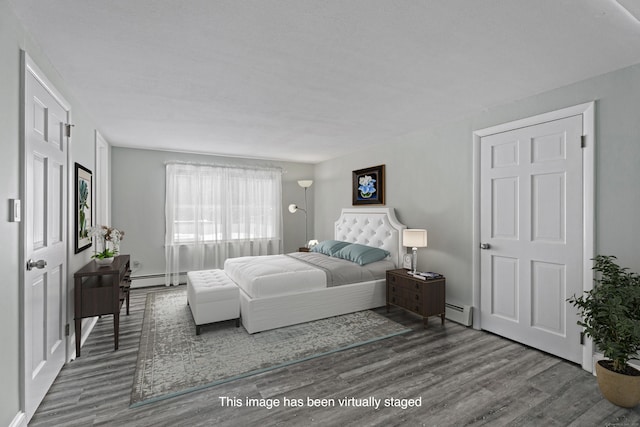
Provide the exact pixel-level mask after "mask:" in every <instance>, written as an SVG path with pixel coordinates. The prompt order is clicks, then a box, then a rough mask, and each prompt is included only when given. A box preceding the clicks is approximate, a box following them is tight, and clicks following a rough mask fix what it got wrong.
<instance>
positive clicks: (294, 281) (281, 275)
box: [224, 252, 395, 298]
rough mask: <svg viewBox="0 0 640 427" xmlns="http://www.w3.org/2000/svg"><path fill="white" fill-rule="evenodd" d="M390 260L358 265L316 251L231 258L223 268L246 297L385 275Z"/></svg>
mask: <svg viewBox="0 0 640 427" xmlns="http://www.w3.org/2000/svg"><path fill="white" fill-rule="evenodd" d="M393 268H395V267H394V264H393V262H392V261H391V260H382V261H378V262H375V263H371V264H367V265H365V266H360V265H358V264H355V263H353V262H351V261H346V260H343V259H339V258H334V257H329V256H326V255H323V254H319V253H315V252H295V253H291V254H286V255H267V256H253V257H240V258H230V259H227V260H226V261H225V263H224V271H225V273H227V275H228V276H229V277H230V278H231V280H233V281H234V282H235V283H236V284H237V285H238V286H239V287H240V288H241V289H242V290H243V291H244V292H245V293H246V294H247V295H248V296H249V297H251V298H264V297H270V296H276V295H284V294H291V293H300V292H306V291H311V290H315V289H323V288H327V287H332V286H340V285H345V284H350V283H359V282H367V281H372V280H378V279H382V278H384V277H385V272H386V270H390V269H393Z"/></svg>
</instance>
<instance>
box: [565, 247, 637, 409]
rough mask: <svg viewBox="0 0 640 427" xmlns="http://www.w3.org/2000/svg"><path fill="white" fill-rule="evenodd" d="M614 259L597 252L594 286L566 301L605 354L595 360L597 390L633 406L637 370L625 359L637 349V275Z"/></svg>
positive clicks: (608, 397)
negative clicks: (576, 312)
mask: <svg viewBox="0 0 640 427" xmlns="http://www.w3.org/2000/svg"><path fill="white" fill-rule="evenodd" d="M615 259H616V257H615V256H604V255H598V256H596V257H595V258H594V267H593V270H594V271H595V272H596V277H595V282H596V283H595V286H594V287H593V289H592V290H590V291H589V292H585V293H584V295H582V296H581V297H576V296H575V295H574V296H573V297H571V298H569V302H570V303H572V304H573V305H574V306H576V307H578V308H579V309H580V313H579V314H580V316H581V317H582V320H580V321H578V325H580V326H582V327H583V328H584V333H585V335H587V336H589V337H591V338H592V339H593V342H594V344H595V345H596V347H597V348H598V350H600V351H602V353H603V354H604V356H605V357H606V358H607V359H605V360H600V361H599V362H598V363H597V364H596V375H597V379H598V385H599V386H600V391H601V392H602V394H603V395H604V397H605V398H607V400H609V401H610V402H612V403H614V404H616V405H618V406H622V407H625V408H632V407H634V406H636V405H637V404H638V403H640V371H638V370H637V369H635V368H633V367H632V366H630V365H629V363H628V362H629V360H632V359H637V358H638V355H637V353H638V350H640V276H639V275H638V274H636V273H633V272H629V271H628V269H627V268H621V267H620V266H618V265H617V264H616V263H615V261H614V260H615Z"/></svg>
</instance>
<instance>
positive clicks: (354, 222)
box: [224, 208, 406, 334]
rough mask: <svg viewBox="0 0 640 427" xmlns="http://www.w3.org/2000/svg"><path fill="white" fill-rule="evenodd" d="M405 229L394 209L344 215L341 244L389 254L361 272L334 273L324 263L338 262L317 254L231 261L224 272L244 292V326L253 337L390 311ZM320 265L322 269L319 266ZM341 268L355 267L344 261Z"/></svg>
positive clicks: (338, 228) (338, 234) (338, 233)
mask: <svg viewBox="0 0 640 427" xmlns="http://www.w3.org/2000/svg"><path fill="white" fill-rule="evenodd" d="M404 228H406V227H405V226H404V225H403V224H401V223H400V222H399V221H398V220H397V218H396V216H395V212H394V210H393V208H345V209H343V210H342V213H341V215H340V218H338V220H337V221H336V222H335V230H334V231H335V232H334V239H335V240H336V241H343V242H350V243H356V244H360V245H366V246H369V247H374V248H380V249H383V250H385V251H387V252H388V256H387V257H386V258H385V259H382V260H379V261H376V262H373V263H371V264H366V265H364V266H362V267H361V268H359V269H358V268H356V269H355V270H352V271H350V272H347V270H348V269H347V268H346V267H345V270H344V274H343V273H342V271H343V270H340V268H341V267H343V266H342V265H338V266H337V267H338V270H330V271H331V272H330V273H328V270H329V268H325V267H328V266H327V265H324V264H323V262H325V263H330V264H331V263H334V261H336V260H335V259H333V258H334V257H328V256H326V255H321V254H318V253H314V252H310V253H304V252H300V253H293V254H285V255H269V256H261V257H241V258H230V259H228V260H227V261H226V262H225V267H224V270H225V273H226V274H227V275H228V276H229V277H230V278H231V280H233V281H234V282H235V283H236V284H237V285H238V287H239V289H240V315H241V318H242V325H243V326H244V327H245V329H246V330H247V332H249V333H251V334H253V333H256V332H260V331H265V330H269V329H275V328H280V327H283V326H288V325H294V324H298V323H304V322H309V321H312V320H318V319H324V318H326V317H332V316H338V315H341V314H346V313H352V312H356V311H361V310H367V309H371V308H376V307H381V306H384V305H385V304H386V300H385V292H386V286H385V276H384V271H386V270H387V269H392V268H397V267H398V266H400V265H402V256H403V254H404V252H405V250H404V247H403V246H402V241H401V240H402V239H401V236H402V230H403V229H404ZM321 257H325V258H326V259H325V260H324V261H323V260H322V258H321ZM313 259H315V260H313ZM318 262H319V263H320V264H321V265H320V266H319V267H318V266H317V265H316V264H315V263H318ZM340 262H342V263H347V264H353V263H351V262H350V261H345V260H343V259H340V260H339V261H338V264H340ZM345 266H346V264H345ZM331 268H334V267H333V266H332V267H331ZM371 270H375V271H371ZM380 272H382V274H380ZM354 274H355V275H356V277H355V279H354V277H353V275H354ZM329 276H339V277H338V278H337V282H338V283H337V284H332V283H331V282H330V281H329ZM343 276H349V277H346V278H345V277H343ZM333 279H336V278H335V277H334V278H333Z"/></svg>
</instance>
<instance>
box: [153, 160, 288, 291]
mask: <svg viewBox="0 0 640 427" xmlns="http://www.w3.org/2000/svg"><path fill="white" fill-rule="evenodd" d="M166 174H167V176H166V180H167V182H166V203H165V217H166V231H165V262H166V270H165V283H166V285H167V286H170V285H177V284H178V283H179V274H180V273H181V272H186V271H190V270H202V269H210V268H222V266H223V264H224V260H225V259H227V258H233V257H238V256H246V255H271V254H278V253H282V171H281V170H280V169H275V168H268V169H267V168H254V169H252V168H245V167H229V166H217V165H196V164H183V163H169V164H167V165H166Z"/></svg>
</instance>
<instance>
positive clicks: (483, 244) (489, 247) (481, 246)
mask: <svg viewBox="0 0 640 427" xmlns="http://www.w3.org/2000/svg"><path fill="white" fill-rule="evenodd" d="M480 249H491V245H490V244H488V243H480Z"/></svg>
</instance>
